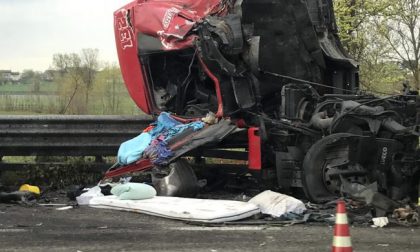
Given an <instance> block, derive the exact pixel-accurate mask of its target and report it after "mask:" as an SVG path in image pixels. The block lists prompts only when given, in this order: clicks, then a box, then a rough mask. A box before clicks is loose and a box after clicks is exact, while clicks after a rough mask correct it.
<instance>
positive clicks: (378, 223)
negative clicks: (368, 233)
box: [372, 217, 389, 228]
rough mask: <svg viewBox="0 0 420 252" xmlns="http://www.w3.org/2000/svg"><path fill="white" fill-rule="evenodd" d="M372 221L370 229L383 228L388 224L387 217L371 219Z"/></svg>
mask: <svg viewBox="0 0 420 252" xmlns="http://www.w3.org/2000/svg"><path fill="white" fill-rule="evenodd" d="M372 221H373V225H372V227H380V228H383V227H385V226H386V225H388V223H389V220H388V218H387V217H377V218H373V219H372Z"/></svg>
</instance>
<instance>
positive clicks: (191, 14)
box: [115, 0, 420, 202]
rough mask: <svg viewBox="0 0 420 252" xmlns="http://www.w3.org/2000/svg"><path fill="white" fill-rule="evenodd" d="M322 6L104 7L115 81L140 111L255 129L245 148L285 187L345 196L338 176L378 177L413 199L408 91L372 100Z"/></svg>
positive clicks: (253, 1)
mask: <svg viewBox="0 0 420 252" xmlns="http://www.w3.org/2000/svg"><path fill="white" fill-rule="evenodd" d="M332 6H333V5H332V1H331V0H327V1H317V0H302V1H295V0H274V1H273V0H270V1H268V0H236V1H235V0H210V1H204V0H198V1H194V0H172V1H169V0H168V1H161V0H149V1H143V0H138V1H134V2H132V3H131V4H129V5H127V6H125V7H123V8H121V9H120V10H118V11H116V12H115V20H116V21H115V25H116V29H115V32H116V40H117V49H118V54H119V59H120V65H121V69H122V73H123V76H124V80H125V82H126V86H127V88H128V90H129V92H130V95H131V96H132V98H133V100H134V101H135V102H136V103H137V105H138V106H139V107H140V108H141V109H142V110H143V111H144V112H146V113H148V114H158V113H159V112H160V111H169V112H171V113H172V114H173V115H174V116H177V117H178V119H180V118H183V120H191V119H198V118H201V117H203V116H204V115H206V114H207V113H209V112H212V113H214V114H215V115H216V117H217V118H219V119H221V118H229V119H230V120H231V121H232V123H235V124H236V125H238V126H240V127H245V128H249V129H251V128H252V129H256V130H255V132H254V133H255V134H258V139H259V140H260V143H257V144H260V146H259V147H261V148H255V150H257V149H258V150H259V151H257V152H260V153H263V154H261V155H260V156H258V157H257V155H258V153H256V152H255V153H254V151H252V155H249V156H250V159H251V158H252V159H255V160H258V163H261V164H262V165H261V166H262V167H263V170H264V169H265V170H270V171H273V172H275V174H276V177H277V182H278V185H279V186H280V187H281V188H283V189H284V190H288V189H290V188H291V187H303V188H304V189H305V191H306V194H307V196H308V198H309V199H311V200H313V201H315V202H322V201H325V200H329V199H330V198H331V197H333V196H335V195H340V194H341V193H345V192H344V191H345V190H343V189H342V186H343V185H344V184H346V182H348V183H355V184H361V185H365V186H367V185H370V184H372V183H373V182H377V184H378V186H377V188H378V189H377V190H378V192H379V193H381V194H383V195H387V196H388V197H390V198H391V199H392V200H400V199H403V198H404V197H407V196H410V197H412V198H415V197H417V193H416V192H415V191H416V190H415V188H416V187H417V185H418V180H419V175H420V170H419V162H420V154H419V153H420V152H419V149H418V141H419V140H418V137H419V130H420V129H419V123H420V119H419V118H420V116H419V115H420V113H419V110H420V109H419V108H420V98H419V96H418V93H417V92H413V91H410V90H409V88H408V87H406V88H405V90H404V91H403V93H402V94H401V95H395V96H388V97H376V96H374V95H371V94H366V93H363V92H360V91H359V90H358V89H359V83H358V65H357V62H355V61H354V60H353V59H351V58H350V57H349V56H348V55H347V53H346V51H345V50H344V49H343V47H342V45H341V43H340V40H339V38H338V35H337V27H336V23H335V17H334V12H333V8H332ZM215 127H218V126H215ZM225 137H226V136H223V138H225ZM203 139H204V138H203ZM231 139H235V138H231ZM221 140H222V139H221V138H217V141H212V140H211V139H205V140H204V142H206V144H207V143H211V142H215V143H216V142H220V141H221ZM226 141H227V140H226ZM231 141H233V142H230V145H235V140H231ZM196 142H197V143H199V141H196ZM174 144H175V145H176V144H181V142H180V143H174ZM199 146H202V144H201V143H200V144H199V145H197V146H193V145H189V146H188V145H187V147H188V148H185V151H180V152H179V153H180V155H184V154H188V153H189V152H190V151H192V150H193V149H195V148H197V147H199ZM248 147H249V148H251V146H248ZM182 149H183V148H181V150H182ZM361 149H362V150H366V152H361V151H360V150H361ZM367 150H369V151H367ZM250 153H251V151H250ZM366 153H369V154H368V155H364V154H366ZM178 157H179V156H177V158H178ZM170 161H171V162H174V161H176V160H175V159H172V160H170ZM249 161H250V163H253V162H252V161H253V160H249ZM314 164H316V165H314ZM258 167H260V166H259V165H258ZM255 171H256V172H258V171H260V172H261V169H260V170H259V169H254V172H255ZM261 173H262V174H270V172H261ZM344 180H345V181H344ZM343 181H344V182H343Z"/></svg>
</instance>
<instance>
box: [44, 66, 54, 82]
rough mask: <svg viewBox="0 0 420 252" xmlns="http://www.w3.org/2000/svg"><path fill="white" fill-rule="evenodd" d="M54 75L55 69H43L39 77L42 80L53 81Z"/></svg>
mask: <svg viewBox="0 0 420 252" xmlns="http://www.w3.org/2000/svg"><path fill="white" fill-rule="evenodd" d="M55 75H56V71H55V70H51V69H48V70H45V72H44V73H43V74H42V76H41V78H42V80H44V81H53V80H54V76H55Z"/></svg>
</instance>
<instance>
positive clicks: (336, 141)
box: [302, 133, 367, 203]
mask: <svg viewBox="0 0 420 252" xmlns="http://www.w3.org/2000/svg"><path fill="white" fill-rule="evenodd" d="M357 138H358V136H357V135H353V134H349V133H337V134H333V135H329V136H326V137H324V138H322V139H321V140H319V141H318V142H316V143H315V144H314V145H313V146H312V147H311V148H310V149H309V151H308V153H307V154H306V156H305V159H304V161H303V178H302V183H303V189H304V192H305V194H306V197H307V198H308V199H309V200H310V201H312V202H316V203H322V202H326V201H330V200H333V199H335V198H336V197H339V196H340V193H341V191H340V186H341V179H340V176H339V175H337V172H341V173H343V174H345V173H347V174H350V173H352V174H357V173H359V174H363V172H364V169H363V167H362V166H361V165H360V164H350V163H352V162H350V161H349V159H350V156H349V153H350V150H351V147H354V146H351V145H352V144H353V143H355V141H353V140H356V141H357ZM333 173H336V174H335V175H334V174H333ZM346 176H347V175H346ZM346 179H348V180H349V181H352V182H357V183H361V184H365V183H366V182H367V179H366V176H365V175H361V176H359V175H355V176H350V177H346Z"/></svg>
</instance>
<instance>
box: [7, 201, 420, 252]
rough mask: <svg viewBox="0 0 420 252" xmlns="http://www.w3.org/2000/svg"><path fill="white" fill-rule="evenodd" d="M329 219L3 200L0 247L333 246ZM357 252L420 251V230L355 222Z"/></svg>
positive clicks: (172, 248)
mask: <svg viewBox="0 0 420 252" xmlns="http://www.w3.org/2000/svg"><path fill="white" fill-rule="evenodd" d="M332 232H333V229H332V227H331V226H328V225H327V224H317V225H310V224H298V225H294V226H289V227H270V226H219V227H205V226H197V225H191V224H187V223H184V222H182V221H174V220H167V219H163V218H158V217H153V216H148V215H143V214H137V213H129V212H120V211H113V210H102V209H93V208H89V207H80V208H75V209H71V210H66V211H58V210H56V209H55V208H54V207H42V206H35V207H25V206H16V205H1V204H0V251H25V252H29V251H73V252H77V251H83V252H85V251H207V252H217V251H241V252H243V251H299V252H300V251H330V250H331V241H332ZM351 235H352V242H353V247H354V251H420V229H419V228H407V227H389V228H383V229H375V228H371V227H352V228H351Z"/></svg>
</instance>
